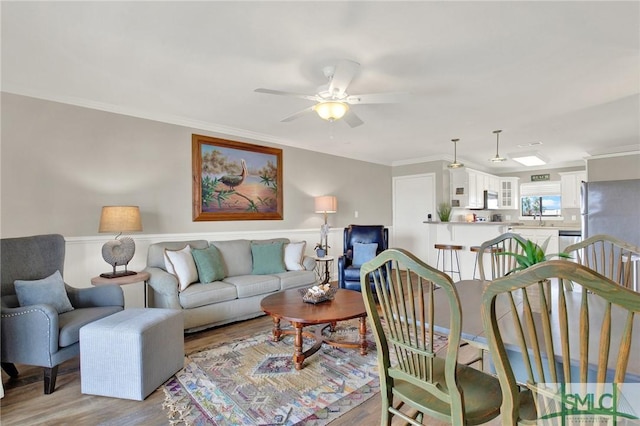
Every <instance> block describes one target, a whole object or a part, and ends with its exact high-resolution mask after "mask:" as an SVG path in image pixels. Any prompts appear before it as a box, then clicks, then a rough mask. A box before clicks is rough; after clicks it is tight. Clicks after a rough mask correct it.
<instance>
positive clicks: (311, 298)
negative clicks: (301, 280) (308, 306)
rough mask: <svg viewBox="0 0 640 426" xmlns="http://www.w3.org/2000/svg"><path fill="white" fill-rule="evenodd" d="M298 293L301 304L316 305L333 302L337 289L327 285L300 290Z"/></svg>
mask: <svg viewBox="0 0 640 426" xmlns="http://www.w3.org/2000/svg"><path fill="white" fill-rule="evenodd" d="M298 291H299V292H300V294H301V295H302V301H303V302H306V303H313V304H316V303H320V302H326V301H327V300H333V297H334V296H335V295H336V292H337V291H338V288H337V287H331V286H330V285H329V284H319V285H314V286H313V287H310V288H301V289H300V290H298Z"/></svg>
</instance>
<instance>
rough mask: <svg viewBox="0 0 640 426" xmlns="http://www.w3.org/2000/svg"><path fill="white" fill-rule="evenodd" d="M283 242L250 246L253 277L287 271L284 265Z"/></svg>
mask: <svg viewBox="0 0 640 426" xmlns="http://www.w3.org/2000/svg"><path fill="white" fill-rule="evenodd" d="M283 244H284V243H283V242H282V241H277V242H272V243H266V244H251V256H252V257H253V270H252V271H251V273H252V274H253V275H266V274H278V273H280V272H285V271H286V270H287V268H286V266H285V264H284V248H283Z"/></svg>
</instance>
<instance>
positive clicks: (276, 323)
mask: <svg viewBox="0 0 640 426" xmlns="http://www.w3.org/2000/svg"><path fill="white" fill-rule="evenodd" d="M281 335H282V329H281V328H280V318H276V317H273V336H272V338H271V340H273V341H274V342H277V341H278V340H280V336H281Z"/></svg>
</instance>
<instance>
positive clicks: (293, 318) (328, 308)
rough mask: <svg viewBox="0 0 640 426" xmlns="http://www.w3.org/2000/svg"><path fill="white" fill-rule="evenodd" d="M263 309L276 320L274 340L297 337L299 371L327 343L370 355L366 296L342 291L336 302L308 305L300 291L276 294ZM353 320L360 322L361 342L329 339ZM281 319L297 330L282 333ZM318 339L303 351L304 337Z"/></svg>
mask: <svg viewBox="0 0 640 426" xmlns="http://www.w3.org/2000/svg"><path fill="white" fill-rule="evenodd" d="M260 307H261V309H262V310H263V311H264V312H265V313H267V314H268V315H271V317H273V341H274V342H277V341H278V340H280V336H282V335H283V334H295V341H294V353H293V362H294V364H295V366H296V370H300V369H302V363H303V362H304V360H305V358H307V357H310V356H311V355H313V354H314V353H316V352H317V351H318V349H320V347H321V346H322V344H323V343H326V344H328V345H331V346H336V347H345V348H354V349H357V348H360V354H361V355H366V354H367V337H366V335H367V311H366V309H365V307H364V302H363V300H362V294H361V293H359V292H357V291H353V290H345V289H340V290H338V291H337V293H336V294H335V297H334V298H333V300H329V301H326V302H321V303H317V304H315V305H314V304H312V303H305V302H303V301H302V295H301V294H300V292H299V291H298V290H297V289H294V290H286V291H281V292H278V293H274V294H272V295H270V296H267V297H265V298H264V299H262V302H261V303H260ZM353 318H359V319H360V327H359V335H360V340H359V341H358V342H342V341H340V342H337V341H333V340H329V338H328V337H326V336H325V335H324V334H323V331H324V330H325V329H326V328H327V327H330V329H331V331H334V329H335V326H336V324H337V323H338V321H346V320H350V319H353ZM280 320H286V321H289V322H290V323H291V325H292V326H293V328H294V329H293V330H282V329H281V328H280ZM314 324H326V326H324V327H317V328H316V330H315V333H310V332H307V331H304V330H303V328H304V327H306V326H308V325H314ZM303 336H304V337H311V338H314V339H315V341H316V343H315V344H314V345H313V346H312V347H311V348H309V349H307V350H306V351H303V350H302V338H303Z"/></svg>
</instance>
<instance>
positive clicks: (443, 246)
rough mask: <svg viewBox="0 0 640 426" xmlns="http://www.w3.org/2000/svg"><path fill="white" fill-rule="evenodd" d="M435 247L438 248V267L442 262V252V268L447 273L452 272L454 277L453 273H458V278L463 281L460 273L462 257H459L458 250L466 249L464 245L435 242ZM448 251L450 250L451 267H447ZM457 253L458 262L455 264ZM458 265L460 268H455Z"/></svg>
mask: <svg viewBox="0 0 640 426" xmlns="http://www.w3.org/2000/svg"><path fill="white" fill-rule="evenodd" d="M434 247H435V249H436V250H438V259H437V260H436V269H440V268H439V266H438V265H439V264H440V253H442V269H440V270H441V271H442V272H444V273H445V274H446V273H447V272H451V278H452V279H453V274H458V278H460V281H462V275H461V274H460V259H459V258H458V251H460V250H464V247H463V246H459V245H455V244H435V245H434ZM446 252H449V269H446V264H447V261H446V255H447V254H446ZM454 253H455V255H456V264H455V265H454V264H453V255H454ZM454 266H456V267H457V268H458V269H457V270H456V269H453V267H454Z"/></svg>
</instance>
